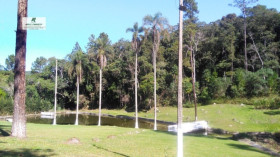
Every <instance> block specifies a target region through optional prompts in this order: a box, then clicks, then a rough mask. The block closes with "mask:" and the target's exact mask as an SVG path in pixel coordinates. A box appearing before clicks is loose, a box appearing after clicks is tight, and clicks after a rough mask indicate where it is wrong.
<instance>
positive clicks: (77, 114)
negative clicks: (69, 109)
mask: <svg viewBox="0 0 280 157" xmlns="http://www.w3.org/2000/svg"><path fill="white" fill-rule="evenodd" d="M79 95H80V79H79V75H78V74H77V105H76V121H75V125H79Z"/></svg>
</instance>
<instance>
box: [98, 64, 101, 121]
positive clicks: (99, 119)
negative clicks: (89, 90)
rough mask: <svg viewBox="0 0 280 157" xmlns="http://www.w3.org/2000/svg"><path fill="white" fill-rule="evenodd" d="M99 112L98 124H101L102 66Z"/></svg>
mask: <svg viewBox="0 0 280 157" xmlns="http://www.w3.org/2000/svg"><path fill="white" fill-rule="evenodd" d="M99 84H100V85H99V113H98V126H101V101H102V99H101V98H102V68H100V71H99Z"/></svg>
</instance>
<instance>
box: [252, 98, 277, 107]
mask: <svg viewBox="0 0 280 157" xmlns="http://www.w3.org/2000/svg"><path fill="white" fill-rule="evenodd" d="M253 105H254V107H255V108H256V109H279V108H280V98H272V99H271V98H270V99H269V98H263V99H260V100H255V101H253Z"/></svg>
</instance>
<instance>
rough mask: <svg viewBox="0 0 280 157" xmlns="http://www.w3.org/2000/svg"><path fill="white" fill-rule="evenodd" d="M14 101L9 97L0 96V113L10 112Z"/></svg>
mask: <svg viewBox="0 0 280 157" xmlns="http://www.w3.org/2000/svg"><path fill="white" fill-rule="evenodd" d="M13 107H14V102H13V100H12V99H11V98H8V97H1V98H0V115H4V114H12V113H13Z"/></svg>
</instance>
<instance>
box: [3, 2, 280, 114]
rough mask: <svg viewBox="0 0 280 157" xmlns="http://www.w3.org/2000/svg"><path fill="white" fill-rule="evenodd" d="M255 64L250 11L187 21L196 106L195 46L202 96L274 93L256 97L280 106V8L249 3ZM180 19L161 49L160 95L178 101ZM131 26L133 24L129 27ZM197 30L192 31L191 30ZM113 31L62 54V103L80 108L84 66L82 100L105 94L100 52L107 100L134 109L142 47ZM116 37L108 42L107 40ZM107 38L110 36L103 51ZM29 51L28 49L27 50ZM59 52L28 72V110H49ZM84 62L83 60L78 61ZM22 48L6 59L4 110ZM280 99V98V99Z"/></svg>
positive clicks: (188, 90) (147, 71)
mask: <svg viewBox="0 0 280 157" xmlns="http://www.w3.org/2000/svg"><path fill="white" fill-rule="evenodd" d="M247 11H248V16H247V18H246V21H247V39H246V41H247V43H246V47H247V56H248V57H247V58H248V59H247V65H248V66H247V67H248V70H247V71H246V70H245V61H244V59H245V58H244V36H243V35H244V27H243V25H244V18H243V17H242V16H240V17H239V16H236V15H235V14H229V15H226V16H224V17H222V18H221V19H220V20H218V21H215V22H211V23H209V24H206V23H203V22H199V21H198V20H193V21H190V20H189V19H185V23H184V61H183V62H184V63H183V64H184V67H183V70H184V80H183V88H184V89H183V92H184V104H185V107H190V106H192V105H191V104H192V102H193V92H192V90H193V88H192V77H191V74H192V71H193V68H191V63H190V61H191V60H190V56H191V55H190V54H191V53H192V55H194V62H195V64H194V65H195V74H196V75H195V77H194V78H195V81H196V86H195V87H196V94H197V98H198V102H199V103H200V104H207V103H210V102H211V100H214V99H233V98H235V99H236V98H246V99H247V98H252V97H267V96H271V95H273V96H274V98H275V96H276V98H275V99H274V98H273V100H264V99H263V100H262V101H258V102H255V105H257V106H258V105H259V107H258V108H279V107H280V104H279V101H278V100H279V99H278V98H277V95H278V94H279V92H280V78H279V73H280V71H279V68H280V66H279V62H280V58H279V57H280V13H279V12H278V11H277V10H275V9H267V8H266V7H265V6H262V5H257V6H255V7H253V8H247ZM147 28H148V27H147V26H146V29H145V27H144V30H145V31H144V33H143V34H142V36H141V38H140V39H141V41H139V42H140V47H139V53H138V71H137V72H138V80H139V84H138V100H139V109H142V110H146V109H150V108H152V106H153V64H152V63H153V62H152V52H153V42H154V41H153V39H154V38H153V31H151V30H152V29H147ZM177 28H178V26H173V27H167V28H166V29H165V31H162V36H161V41H160V46H159V51H158V53H157V62H156V64H157V103H158V105H161V106H176V105H177V90H178V89H177V77H178V76H177V71H178V29H177ZM124 33H125V32H124ZM190 34H192V35H190ZM108 39H109V37H108V35H107V34H106V33H101V34H100V35H99V36H98V37H97V38H96V37H95V36H94V35H91V36H90V37H89V41H88V44H87V46H86V48H85V49H82V48H81V47H80V45H79V44H78V43H76V45H74V48H73V51H72V52H71V53H70V54H69V55H67V56H66V57H65V59H60V60H58V96H57V97H58V104H59V107H60V108H65V109H74V108H75V101H76V87H77V86H76V83H77V80H76V79H77V78H78V77H77V76H76V74H77V72H78V71H79V70H80V71H79V74H81V81H80V96H79V98H80V108H85V109H93V108H97V107H98V101H99V99H98V98H99V68H100V58H99V57H101V56H102V57H104V59H103V61H104V62H102V64H104V65H103V67H104V68H103V81H102V82H103V89H102V91H103V93H102V107H103V108H110V109H112V108H126V109H127V110H133V109H134V102H135V101H134V91H135V90H134V76H135V75H134V73H135V71H134V67H135V51H134V49H133V46H132V44H131V41H126V40H123V39H121V40H119V41H118V42H116V43H114V44H112V43H111V42H110V40H108ZM105 40H108V42H106V43H104V42H103V43H102V41H105ZM100 44H103V45H102V46H103V49H102V51H101V49H100V46H101V45H100ZM27 53H28V52H27ZM55 60H56V58H49V59H46V58H44V57H39V58H37V59H36V61H34V62H33V64H32V71H31V72H30V73H27V75H26V85H27V87H26V106H27V112H37V111H42V110H49V109H51V108H52V107H53V104H54V82H55V81H54V79H55ZM77 65H81V69H78V68H77V67H78V66H77ZM13 66H14V56H13V55H10V56H8V58H7V59H6V66H5V67H4V66H1V69H2V70H1V71H0V113H2V114H3V113H10V112H12V104H13V103H12V97H13ZM277 103H278V104H277Z"/></svg>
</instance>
